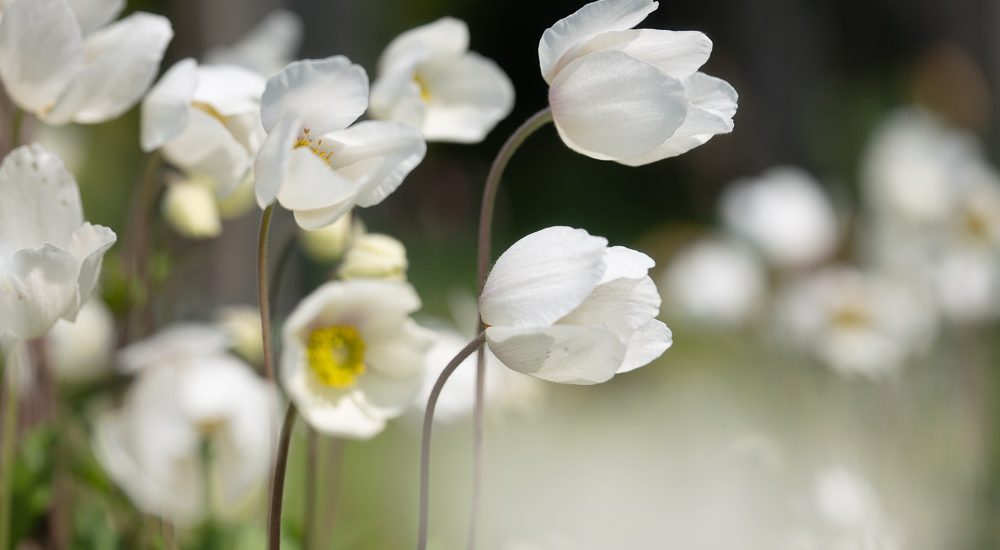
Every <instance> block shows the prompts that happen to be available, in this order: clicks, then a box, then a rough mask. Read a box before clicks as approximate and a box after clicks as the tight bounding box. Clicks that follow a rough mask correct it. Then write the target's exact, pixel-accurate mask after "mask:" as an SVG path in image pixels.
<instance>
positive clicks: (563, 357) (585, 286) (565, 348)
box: [479, 227, 672, 384]
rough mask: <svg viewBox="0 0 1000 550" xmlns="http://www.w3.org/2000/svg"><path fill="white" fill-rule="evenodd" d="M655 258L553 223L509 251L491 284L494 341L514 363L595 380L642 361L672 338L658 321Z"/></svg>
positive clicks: (547, 374) (528, 370) (486, 310)
mask: <svg viewBox="0 0 1000 550" xmlns="http://www.w3.org/2000/svg"><path fill="white" fill-rule="evenodd" d="M653 265H654V263H653V260H652V259H651V258H650V257H649V256H646V255H645V254H643V253H641V252H636V251H635V250H631V249H629V248H625V247H622V246H613V247H609V246H608V241H607V240H606V239H604V238H602V237H594V236H591V235H590V234H588V233H587V232H586V231H584V230H582V229H573V228H570V227H549V228H547V229H542V230H541V231H538V232H535V233H532V234H530V235H528V236H526V237H524V238H523V239H521V240H519V241H518V242H516V243H514V244H513V245H512V246H511V247H510V248H508V249H507V251H506V252H504V253H503V254H502V255H501V256H500V258H499V259H497V262H496V264H495V265H494V266H493V270H492V271H491V272H490V275H489V277H488V278H487V279H486V284H485V286H484V288H483V293H482V295H481V297H480V299H479V309H480V312H481V315H482V319H483V322H484V323H486V325H487V327H488V328H487V329H486V341H487V343H488V344H489V346H490V349H492V350H493V353H494V354H496V356H497V358H499V359H500V361H501V362H503V363H504V364H505V365H507V366H508V367H510V368H512V369H514V370H516V371H518V372H522V373H525V374H530V375H532V376H535V377H537V378H541V379H543V380H549V381H552V382H561V383H566V384H596V383H599V382H604V381H606V380H609V379H610V378H611V377H613V376H614V375H615V374H618V373H623V372H628V371H631V370H634V369H637V368H639V367H642V366H644V365H646V364H648V363H650V362H651V361H653V360H654V359H656V358H657V357H659V356H660V355H661V354H662V353H663V352H664V351H665V350H666V349H667V348H669V347H670V345H671V343H672V337H671V333H670V329H668V328H667V326H666V325H665V324H663V323H662V322H660V321H659V320H657V319H656V316H657V314H658V313H659V309H660V295H659V293H658V292H657V290H656V285H655V284H654V283H653V281H652V279H650V277H649V275H648V272H649V269H650V268H652V267H653Z"/></svg>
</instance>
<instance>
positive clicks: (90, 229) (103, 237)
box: [65, 223, 118, 321]
mask: <svg viewBox="0 0 1000 550" xmlns="http://www.w3.org/2000/svg"><path fill="white" fill-rule="evenodd" d="M117 240H118V236H117V235H115V232H114V231H112V230H110V229H108V228H107V227H104V226H101V225H91V224H90V223H85V224H83V225H82V226H81V227H80V228H79V229H77V230H76V231H74V232H73V237H72V238H71V239H70V242H69V248H68V250H69V252H70V253H71V254H73V256H75V257H76V260H77V262H79V265H80V275H79V277H77V284H78V300H77V301H78V303H77V308H74V309H73V310H72V311H70V312H68V313H67V315H66V316H65V318H66V320H67V321H72V320H73V319H75V318H76V312H77V309H78V308H79V306H80V305H82V304H83V303H84V302H86V301H87V299H89V298H90V295H91V294H93V293H94V289H95V288H97V279H98V277H99V276H100V274H101V261H102V260H103V259H104V253H105V252H107V251H108V249H109V248H111V245H113V244H115V241H117Z"/></svg>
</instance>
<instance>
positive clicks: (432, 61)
mask: <svg viewBox="0 0 1000 550" xmlns="http://www.w3.org/2000/svg"><path fill="white" fill-rule="evenodd" d="M513 107H514V86H513V85H512V84H511V82H510V79H509V78H507V75H506V74H505V73H504V72H503V70H501V69H500V67H498V66H497V64H496V63H494V62H493V61H492V60H490V59H487V58H485V57H483V56H481V55H479V54H477V53H475V52H470V51H469V28H468V27H467V26H466V25H465V22H464V21H460V20H458V19H454V18H452V17H444V18H441V19H438V20H437V21H434V22H433V23H428V24H426V25H423V26H420V27H417V28H415V29H411V30H409V31H407V32H405V33H403V34H401V35H399V36H397V37H396V38H395V39H394V40H393V41H392V42H390V43H389V45H388V46H387V47H386V49H385V51H384V52H383V53H382V57H381V59H380V60H379V76H378V79H377V80H376V81H375V84H374V85H373V86H372V106H371V111H372V114H373V115H374V116H375V117H377V118H381V119H387V120H395V121H398V122H402V123H404V124H408V125H410V126H413V127H415V128H419V129H420V131H421V132H423V134H424V137H425V138H426V139H427V141H453V142H458V143H478V142H480V141H482V140H483V138H485V137H486V134H488V133H489V132H490V130H492V129H493V127H494V126H496V124H497V123H498V122H500V121H501V120H503V118H504V117H506V116H507V115H508V114H510V110H511V109H512V108H513Z"/></svg>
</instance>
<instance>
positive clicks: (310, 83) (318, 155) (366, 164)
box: [255, 56, 427, 229]
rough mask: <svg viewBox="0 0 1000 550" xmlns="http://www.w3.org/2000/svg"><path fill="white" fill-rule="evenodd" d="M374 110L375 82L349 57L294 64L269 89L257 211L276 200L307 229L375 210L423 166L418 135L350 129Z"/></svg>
mask: <svg viewBox="0 0 1000 550" xmlns="http://www.w3.org/2000/svg"><path fill="white" fill-rule="evenodd" d="M367 108H368V76H367V74H365V71H364V69H362V68H361V67H360V66H358V65H355V64H353V63H351V62H350V60H348V59H347V58H346V57H343V56H335V57H330V58H327V59H320V60H313V59H307V60H302V61H296V62H294V63H291V64H289V65H288V66H287V67H285V69H284V70H282V71H281V72H280V73H278V75H276V76H274V77H273V78H271V79H270V80H268V82H267V89H266V90H265V91H264V97H263V99H262V104H261V120H262V121H263V123H264V129H265V130H267V133H268V134H267V139H266V141H265V142H264V144H263V145H262V146H261V149H260V152H259V153H258V155H257V161H256V164H255V177H256V180H255V189H256V195H257V204H258V205H260V207H261V208H266V207H267V206H269V205H270V204H271V203H273V202H274V201H275V200H277V201H278V203H280V204H281V205H282V206H283V207H285V208H287V209H289V210H291V211H293V212H294V213H295V221H296V222H297V223H298V224H299V226H301V227H302V228H303V229H319V228H321V227H323V226H326V225H329V224H331V223H333V222H334V221H336V220H337V218H339V217H340V216H342V215H344V214H345V213H347V212H348V211H350V210H351V208H353V207H354V206H361V207H367V206H373V205H375V204H378V203H380V202H382V200H383V199H385V198H386V197H387V196H389V195H390V194H391V193H392V192H393V191H395V190H396V188H397V187H399V184H401V183H402V182H403V178H405V177H406V175H407V174H409V173H410V171H411V170H412V169H413V168H414V167H416V165H417V164H419V163H420V161H421V160H423V158H424V153H425V152H426V150H427V144H426V143H425V142H424V139H423V136H422V135H421V134H420V132H419V131H418V130H415V129H413V128H410V127H409V126H406V125H403V124H399V123H395V122H383V121H365V122H359V123H357V124H353V125H352V124H351V123H352V122H354V121H355V120H357V119H358V117H360V116H361V115H362V114H363V113H364V112H365V110H366V109H367Z"/></svg>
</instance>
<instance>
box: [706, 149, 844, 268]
mask: <svg viewBox="0 0 1000 550" xmlns="http://www.w3.org/2000/svg"><path fill="white" fill-rule="evenodd" d="M720 210H721V214H722V218H723V220H724V222H725V224H726V225H727V226H728V227H729V228H730V229H731V230H732V231H733V232H734V233H736V234H737V235H741V236H743V237H745V238H747V239H748V240H749V241H750V242H752V243H753V244H754V245H755V246H757V247H758V248H759V249H760V250H761V252H763V253H764V255H765V256H766V257H767V258H768V259H769V260H770V261H772V262H774V263H775V264H776V265H778V266H780V267H803V266H808V265H812V264H815V263H817V262H819V261H822V260H824V259H826V258H829V257H830V255H831V254H832V253H833V251H834V250H835V249H836V247H837V244H838V240H839V236H840V229H839V224H838V222H837V213H836V210H835V209H834V207H833V203H832V202H831V200H830V198H829V197H828V196H827V195H826V193H825V192H824V191H823V188H822V186H821V185H820V183H819V182H818V181H816V179H815V178H813V177H812V176H811V175H809V174H808V173H806V172H804V171H803V170H801V169H798V168H793V167H778V168H772V169H771V170H768V171H767V172H765V173H764V174H762V175H761V176H760V177H759V178H753V179H744V180H737V181H736V182H734V183H733V184H732V186H730V187H729V189H727V190H726V192H725V193H724V195H723V197H722V200H721V204H720Z"/></svg>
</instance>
